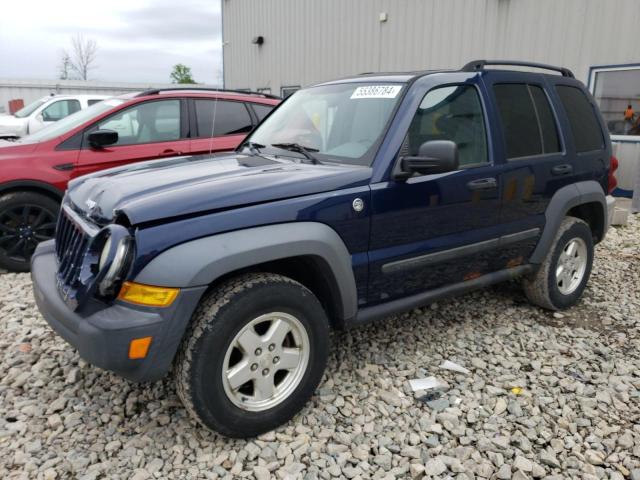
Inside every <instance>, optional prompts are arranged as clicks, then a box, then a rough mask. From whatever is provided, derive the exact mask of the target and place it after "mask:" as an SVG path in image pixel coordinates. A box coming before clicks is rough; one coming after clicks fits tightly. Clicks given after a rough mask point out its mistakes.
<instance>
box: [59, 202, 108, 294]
mask: <svg viewBox="0 0 640 480" xmlns="http://www.w3.org/2000/svg"><path fill="white" fill-rule="evenodd" d="M97 231H98V230H97V228H95V227H93V226H92V225H89V224H88V223H86V222H84V221H83V220H82V219H81V218H80V217H79V216H78V215H77V214H76V213H75V212H73V211H72V210H71V209H70V207H68V206H67V205H63V207H62V208H61V209H60V215H59V216H58V223H57V226H56V237H55V247H56V259H57V262H58V272H57V283H58V290H59V291H60V294H61V295H62V297H63V299H64V300H65V301H66V302H67V303H69V304H76V303H77V298H76V293H77V291H78V287H80V283H81V279H80V278H79V277H80V273H81V271H82V266H83V262H84V260H85V255H86V253H87V251H88V249H89V246H90V244H91V241H92V240H93V237H94V236H95V234H96V233H97ZM85 281H86V280H85Z"/></svg>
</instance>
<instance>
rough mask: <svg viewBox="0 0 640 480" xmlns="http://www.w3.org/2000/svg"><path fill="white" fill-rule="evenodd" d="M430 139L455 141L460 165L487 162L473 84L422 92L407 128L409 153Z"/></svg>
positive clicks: (478, 107)
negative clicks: (422, 95)
mask: <svg viewBox="0 0 640 480" xmlns="http://www.w3.org/2000/svg"><path fill="white" fill-rule="evenodd" d="M430 140H451V141H452V142H455V144H456V145H457V146H458V153H459V160H460V166H468V165H476V164H483V163H488V161H489V160H488V158H487V135H486V133H485V127H484V118H483V114H482V106H481V104H480V98H479V97H478V92H477V90H476V89H475V88H474V87H472V86H470V85H455V86H448V87H440V88H434V89H433V90H430V91H429V92H428V93H427V94H426V95H425V97H424V98H423V99H422V103H420V106H419V107H418V111H417V112H416V115H415V117H413V120H412V122H411V125H410V126H409V131H408V132H407V138H406V140H405V142H406V143H408V145H407V146H408V149H409V155H417V154H418V150H419V148H420V145H422V144H423V143H424V142H428V141H430ZM405 145H406V144H405Z"/></svg>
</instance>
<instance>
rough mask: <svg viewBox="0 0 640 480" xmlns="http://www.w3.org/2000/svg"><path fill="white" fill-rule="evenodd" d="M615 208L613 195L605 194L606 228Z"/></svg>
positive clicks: (609, 223)
mask: <svg viewBox="0 0 640 480" xmlns="http://www.w3.org/2000/svg"><path fill="white" fill-rule="evenodd" d="M615 209H616V199H615V197H613V195H607V229H608V228H609V227H610V226H611V222H612V221H613V212H614V211H615Z"/></svg>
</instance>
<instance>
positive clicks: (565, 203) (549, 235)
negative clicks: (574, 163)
mask: <svg viewBox="0 0 640 480" xmlns="http://www.w3.org/2000/svg"><path fill="white" fill-rule="evenodd" d="M593 202H598V203H600V204H601V205H602V212H603V213H604V215H605V217H604V218H603V219H602V220H603V225H604V232H603V237H604V234H606V233H607V232H606V229H607V219H606V215H607V200H606V197H605V194H604V191H603V190H602V186H601V185H600V184H599V183H598V182H596V181H595V180H588V181H584V182H578V183H573V184H571V185H566V186H564V187H562V188H561V189H559V190H558V191H557V192H556V193H555V194H554V195H553V197H552V198H551V201H550V202H549V205H548V206H547V210H546V212H545V226H544V230H543V231H542V235H541V236H540V240H539V241H538V245H537V246H536V248H535V250H534V251H533V254H532V255H531V259H530V260H529V261H530V263H533V264H536V265H537V264H541V263H542V262H543V261H544V259H545V257H546V256H547V253H548V252H549V250H550V249H551V244H552V243H553V239H554V238H555V235H556V232H557V231H558V229H559V228H560V224H561V223H562V220H563V219H564V218H565V217H566V216H567V212H569V210H571V209H572V208H573V207H577V206H578V205H583V204H586V203H593Z"/></svg>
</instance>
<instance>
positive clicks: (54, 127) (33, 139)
mask: <svg viewBox="0 0 640 480" xmlns="http://www.w3.org/2000/svg"><path fill="white" fill-rule="evenodd" d="M124 102H125V100H123V99H121V98H109V99H107V100H104V101H102V102H99V103H95V104H93V105H91V106H90V107H87V108H85V109H84V110H80V111H78V112H76V113H73V114H71V115H69V116H68V117H65V118H63V119H62V120H58V121H57V122H55V123H53V124H51V125H49V126H48V127H45V128H43V129H42V130H40V131H38V132H36V133H34V134H32V135H27V136H26V137H22V138H21V139H20V140H18V141H17V143H37V142H46V141H48V140H51V139H53V138H56V137H59V136H60V135H63V134H65V133H67V132H68V131H69V130H73V129H74V128H76V127H77V126H79V125H82V124H83V123H85V122H87V121H88V120H91V119H92V118H95V117H97V116H98V115H100V114H102V113H104V112H107V111H109V110H111V109H112V108H114V107H117V106H118V105H121V104H123V103H124Z"/></svg>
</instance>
